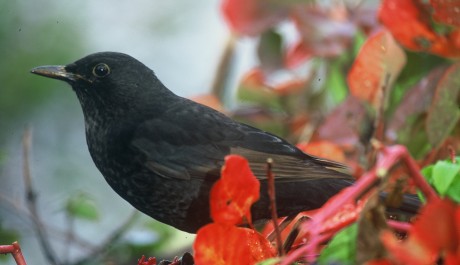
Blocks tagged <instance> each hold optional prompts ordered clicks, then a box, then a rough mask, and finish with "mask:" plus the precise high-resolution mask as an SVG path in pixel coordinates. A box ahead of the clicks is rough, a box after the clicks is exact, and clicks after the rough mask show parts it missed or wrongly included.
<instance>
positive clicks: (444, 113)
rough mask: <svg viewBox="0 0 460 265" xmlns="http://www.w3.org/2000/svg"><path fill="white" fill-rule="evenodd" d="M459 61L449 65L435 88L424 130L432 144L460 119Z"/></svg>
mask: <svg viewBox="0 0 460 265" xmlns="http://www.w3.org/2000/svg"><path fill="white" fill-rule="evenodd" d="M459 76H460V63H456V64H454V65H452V66H451V67H449V69H447V71H446V72H445V74H444V76H443V77H442V78H441V80H440V82H439V83H438V86H437V88H436V93H435V95H434V98H433V102H432V104H431V107H430V109H429V111H428V117H427V120H426V124H425V126H426V132H427V134H428V139H429V141H430V143H431V144H432V145H433V146H435V147H436V146H438V145H439V144H441V143H442V142H443V141H444V139H446V137H447V136H448V135H449V134H450V132H451V131H452V130H453V129H454V128H455V125H457V123H458V121H459V119H460V109H459V107H458V102H457V99H458V96H459V95H460V78H459Z"/></svg>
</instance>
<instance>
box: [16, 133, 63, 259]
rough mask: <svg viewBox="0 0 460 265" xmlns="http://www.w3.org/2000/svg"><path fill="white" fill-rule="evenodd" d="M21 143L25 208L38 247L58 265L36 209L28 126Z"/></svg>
mask: <svg viewBox="0 0 460 265" xmlns="http://www.w3.org/2000/svg"><path fill="white" fill-rule="evenodd" d="M22 145H23V159H24V164H23V178H24V185H25V187H24V189H25V193H26V202H27V208H28V210H29V211H30V213H31V215H32V216H33V218H32V221H33V223H34V228H35V232H36V233H37V235H38V240H39V242H40V247H41V248H42V251H43V253H44V254H45V257H46V259H47V260H48V262H49V263H50V264H53V265H58V264H60V262H59V261H58V260H57V256H56V255H55V253H54V250H53V249H52V247H51V244H50V241H49V238H48V236H47V234H46V231H45V227H44V225H43V222H42V221H41V219H40V217H39V214H38V210H37V194H36V192H35V190H34V188H33V185H32V175H31V173H30V159H29V157H30V148H31V145H32V132H31V129H30V128H27V129H26V130H25V132H24V137H23V139H22Z"/></svg>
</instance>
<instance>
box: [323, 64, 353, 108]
mask: <svg viewBox="0 0 460 265" xmlns="http://www.w3.org/2000/svg"><path fill="white" fill-rule="evenodd" d="M342 67H343V65H342V64H341V63H340V62H337V61H335V62H333V63H332V64H331V65H330V68H329V75H328V77H327V81H326V89H327V90H328V91H329V92H330V94H331V96H332V99H333V101H334V104H338V103H340V102H342V101H343V100H344V99H345V97H346V96H347V93H348V88H347V82H346V80H345V75H343V69H342Z"/></svg>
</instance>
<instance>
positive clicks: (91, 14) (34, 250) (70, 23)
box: [0, 0, 229, 264]
mask: <svg viewBox="0 0 460 265" xmlns="http://www.w3.org/2000/svg"><path fill="white" fill-rule="evenodd" d="M228 34H229V33H228V31H227V29H226V26H225V24H224V22H223V21H222V18H221V16H220V12H219V1H217V0H213V1H207V0H199V1H188V0H175V1H161V0H141V1H109V0H100V1H51V0H38V1H26V0H19V1H1V3H0V53H1V60H0V82H1V86H0V128H1V129H0V244H10V243H11V242H12V241H13V240H18V241H19V242H20V244H21V247H22V250H23V253H24V255H25V258H26V260H27V261H29V262H30V263H33V264H47V261H46V260H45V259H44V257H43V254H42V253H41V250H40V247H39V243H38V241H37V237H36V234H35V231H34V229H33V226H32V222H31V219H30V216H28V215H27V211H26V208H25V201H24V197H25V196H24V183H23V178H22V174H23V173H22V160H23V157H22V151H21V148H22V147H21V138H22V135H23V132H24V129H25V128H26V127H28V126H30V127H31V128H32V131H33V144H32V150H31V170H32V175H33V183H34V187H35V189H36V190H37V193H38V207H39V215H40V217H41V218H42V220H43V222H44V223H45V225H46V227H47V231H48V234H49V238H50V240H51V243H52V247H53V249H54V250H55V252H56V253H58V254H57V257H58V258H59V260H60V261H61V262H63V263H67V264H74V263H75V262H76V261H78V260H80V259H82V258H85V257H87V256H88V255H90V253H91V252H92V251H94V250H96V249H97V248H98V246H100V244H101V243H103V242H104V241H105V240H106V239H107V237H108V236H109V235H111V234H112V233H113V231H114V230H116V229H117V227H119V226H120V225H121V224H123V223H124V222H125V220H128V219H129V218H130V216H131V215H132V213H133V208H132V207H131V206H130V205H129V204H128V203H127V202H125V201H124V200H123V199H121V198H120V197H118V195H116V194H115V192H113V191H112V190H111V188H110V187H109V186H108V185H107V184H106V183H105V180H104V179H103V178H102V176H101V174H100V173H99V172H98V171H97V169H96V167H95V166H94V164H93V162H92V160H91V158H90V156H89V153H88V151H87V147H86V142H85V135H84V124H83V116H82V113H81V110H80V106H79V104H78V101H77V99H76V97H75V95H74V93H73V92H72V90H71V89H70V87H69V86H68V85H66V84H65V83H64V82H59V81H55V80H51V79H46V78H42V77H38V76H35V75H32V74H30V73H29V70H30V69H31V68H33V67H35V66H39V65H48V64H67V63H70V62H73V61H75V60H77V59H79V58H81V57H83V56H85V55H87V54H90V53H93V52H99V51H118V52H124V53H127V54H130V55H132V56H133V57H135V58H137V59H139V60H140V61H142V62H143V63H145V64H146V65H147V66H149V67H150V68H152V69H154V71H155V72H156V73H157V75H158V76H159V77H160V79H161V80H162V81H163V82H164V83H165V84H166V85H167V86H168V87H169V88H170V89H171V90H173V91H174V92H176V93H177V94H179V95H182V96H187V97H188V96H193V95H197V94H203V93H206V92H207V91H208V90H209V87H210V86H211V82H212V79H213V77H214V73H215V68H216V65H217V64H218V60H219V58H220V54H221V53H222V49H223V46H224V44H225V42H226V40H227V38H228ZM132 222H133V223H134V225H133V227H132V228H131V229H129V230H128V231H127V232H126V233H124V234H123V235H122V237H121V239H120V240H117V241H114V242H113V244H111V245H110V248H109V249H107V251H109V252H108V253H109V256H110V257H112V258H111V259H113V260H112V261H115V262H116V264H133V262H135V259H134V260H133V257H134V258H138V257H139V255H140V254H145V255H150V256H157V257H159V258H168V257H171V256H174V255H179V254H181V253H180V250H179V249H180V248H183V247H185V246H187V244H189V243H190V242H192V240H193V237H194V236H193V235H190V234H186V233H179V232H177V231H175V230H174V229H169V228H168V227H166V226H164V225H161V224H159V223H157V222H155V221H152V220H151V219H149V218H147V217H145V216H144V215H143V214H138V215H137V216H136V217H134V218H133V219H132ZM69 229H70V230H69ZM69 231H73V232H72V233H73V234H71V236H76V237H77V238H78V241H75V242H76V243H75V242H74V241H73V240H72V239H69V234H66V233H67V232H69ZM166 238H168V239H166ZM69 241H72V242H73V243H71V244H69V243H68V242H69ZM101 253H105V252H104V251H103V252H101ZM109 260H110V259H106V258H105V259H103V260H102V261H101V260H94V261H95V262H94V263H95V264H100V263H101V262H102V263H110V262H109ZM0 264H15V263H14V261H13V259H12V257H11V256H10V255H7V256H0ZM112 264H113V263H112Z"/></svg>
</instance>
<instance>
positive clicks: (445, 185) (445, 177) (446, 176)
mask: <svg viewBox="0 0 460 265" xmlns="http://www.w3.org/2000/svg"><path fill="white" fill-rule="evenodd" d="M456 161H457V162H456V163H452V161H450V160H444V161H438V162H436V164H434V165H429V166H427V167H425V168H423V169H422V175H423V176H424V177H425V179H426V180H427V181H428V183H430V184H431V185H432V186H433V187H434V188H435V190H436V191H437V192H438V193H439V194H440V195H441V196H447V197H449V198H451V199H452V200H454V201H455V202H460V164H459V161H460V156H457V157H456Z"/></svg>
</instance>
